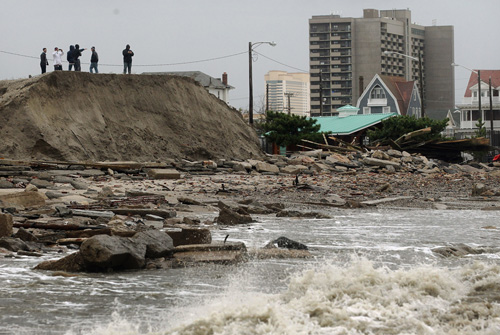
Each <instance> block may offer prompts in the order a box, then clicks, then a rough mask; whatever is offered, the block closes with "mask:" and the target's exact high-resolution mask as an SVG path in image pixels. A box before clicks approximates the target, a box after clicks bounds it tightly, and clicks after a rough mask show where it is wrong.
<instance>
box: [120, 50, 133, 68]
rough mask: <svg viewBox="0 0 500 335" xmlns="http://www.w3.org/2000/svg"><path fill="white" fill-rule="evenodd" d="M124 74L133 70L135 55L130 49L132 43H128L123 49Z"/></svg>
mask: <svg viewBox="0 0 500 335" xmlns="http://www.w3.org/2000/svg"><path fill="white" fill-rule="evenodd" d="M122 53H123V74H125V73H127V69H128V74H130V72H131V71H132V57H133V56H134V52H133V51H132V50H130V45H128V44H127V46H126V47H125V49H124V50H123V52H122Z"/></svg>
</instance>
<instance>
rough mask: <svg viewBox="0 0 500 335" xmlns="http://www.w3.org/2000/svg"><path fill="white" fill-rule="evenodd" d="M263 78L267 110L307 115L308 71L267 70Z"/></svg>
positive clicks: (308, 109)
mask: <svg viewBox="0 0 500 335" xmlns="http://www.w3.org/2000/svg"><path fill="white" fill-rule="evenodd" d="M264 79H265V81H266V108H267V109H268V110H271V111H274V112H283V113H290V114H295V115H300V116H309V111H310V110H311V108H310V95H309V92H310V89H309V73H289V72H285V71H269V72H268V73H267V74H266V75H265V76H264Z"/></svg>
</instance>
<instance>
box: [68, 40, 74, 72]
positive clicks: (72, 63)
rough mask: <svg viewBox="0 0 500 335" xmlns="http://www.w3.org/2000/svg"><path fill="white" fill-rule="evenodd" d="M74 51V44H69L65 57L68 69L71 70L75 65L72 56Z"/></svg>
mask: <svg viewBox="0 0 500 335" xmlns="http://www.w3.org/2000/svg"><path fill="white" fill-rule="evenodd" d="M74 52H75V46H74V45H70V46H69V51H68V52H67V53H66V59H67V60H68V63H69V65H68V71H71V69H72V68H73V66H74V65H75V58H74V56H73V53H74Z"/></svg>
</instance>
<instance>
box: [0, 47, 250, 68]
mask: <svg viewBox="0 0 500 335" xmlns="http://www.w3.org/2000/svg"><path fill="white" fill-rule="evenodd" d="M0 53H4V54H8V55H13V56H18V57H25V58H32V59H39V57H35V56H29V55H23V54H19V53H15V52H9V51H4V50H0ZM247 53H248V51H242V52H237V53H234V54H230V55H225V56H220V57H213V58H207V59H200V60H194V61H188V62H177V63H165V64H134V67H136V66H148V67H149V66H174V65H184V64H194V63H203V62H210V61H215V60H219V59H224V58H230V57H234V56H239V55H243V54H247ZM48 60H49V61H52V60H51V59H48ZM63 62H65V63H66V61H63ZM82 64H88V63H82ZM99 66H120V67H122V66H123V64H105V63H99Z"/></svg>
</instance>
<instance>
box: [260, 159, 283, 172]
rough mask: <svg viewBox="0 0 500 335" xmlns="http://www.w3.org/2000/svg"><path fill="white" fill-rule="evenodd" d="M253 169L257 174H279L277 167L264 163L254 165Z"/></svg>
mask: <svg viewBox="0 0 500 335" xmlns="http://www.w3.org/2000/svg"><path fill="white" fill-rule="evenodd" d="M255 169H256V170H257V172H260V173H263V172H269V173H275V174H278V173H280V168H279V167H278V166H276V165H274V164H269V163H266V162H258V163H257V164H255Z"/></svg>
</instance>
